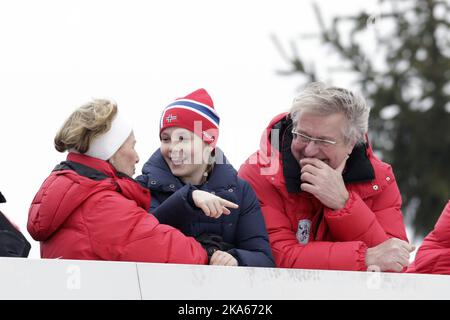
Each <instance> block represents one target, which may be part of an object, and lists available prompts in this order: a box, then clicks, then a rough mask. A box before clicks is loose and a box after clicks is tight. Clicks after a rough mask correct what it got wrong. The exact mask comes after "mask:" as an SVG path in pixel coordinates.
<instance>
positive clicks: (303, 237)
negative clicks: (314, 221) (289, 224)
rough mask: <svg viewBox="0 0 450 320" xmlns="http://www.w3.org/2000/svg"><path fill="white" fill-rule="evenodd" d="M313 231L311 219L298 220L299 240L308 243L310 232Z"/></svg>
mask: <svg viewBox="0 0 450 320" xmlns="http://www.w3.org/2000/svg"><path fill="white" fill-rule="evenodd" d="M310 232H311V220H308V219H303V220H300V221H299V222H298V228H297V235H296V236H297V241H298V242H299V243H301V244H307V243H308V241H309V233H310Z"/></svg>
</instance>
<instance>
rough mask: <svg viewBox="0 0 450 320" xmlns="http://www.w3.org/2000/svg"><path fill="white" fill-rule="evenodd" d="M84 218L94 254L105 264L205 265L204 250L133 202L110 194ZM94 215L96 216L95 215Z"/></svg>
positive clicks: (102, 198) (192, 239)
mask: <svg viewBox="0 0 450 320" xmlns="http://www.w3.org/2000/svg"><path fill="white" fill-rule="evenodd" d="M90 212H91V214H89V215H87V216H85V217H84V219H85V222H86V225H88V226H89V233H90V239H91V245H92V248H93V250H94V252H95V253H96V254H97V255H98V256H100V257H101V258H102V259H105V260H120V261H140V262H159V263H186V264H206V263H207V261H208V257H207V254H206V251H205V250H204V249H203V248H202V246H201V245H200V244H199V243H198V242H197V241H196V240H195V239H194V238H191V237H186V236H185V235H183V234H182V233H181V232H180V231H178V230H177V229H175V228H173V227H170V226H168V225H163V224H160V223H159V222H158V220H157V219H156V218H155V217H154V216H153V215H151V214H149V213H148V212H146V211H145V210H144V209H142V208H140V207H138V206H137V205H136V203H135V202H134V201H132V200H128V199H126V198H124V197H121V196H117V195H114V194H109V195H106V196H102V197H101V199H100V200H99V201H98V202H97V203H96V205H95V210H90ZM92 212H95V213H96V214H92Z"/></svg>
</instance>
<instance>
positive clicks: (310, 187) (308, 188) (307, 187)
mask: <svg viewBox="0 0 450 320" xmlns="http://www.w3.org/2000/svg"><path fill="white" fill-rule="evenodd" d="M300 188H301V189H302V190H303V191H306V192H309V193H311V194H314V193H315V192H316V188H315V187H314V186H313V185H312V184H309V183H302V184H301V185H300Z"/></svg>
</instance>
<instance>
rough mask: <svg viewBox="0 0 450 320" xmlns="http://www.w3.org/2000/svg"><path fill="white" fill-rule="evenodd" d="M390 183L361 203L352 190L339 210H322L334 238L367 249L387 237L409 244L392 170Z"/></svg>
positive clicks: (398, 192)
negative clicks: (358, 242) (356, 243)
mask: <svg viewBox="0 0 450 320" xmlns="http://www.w3.org/2000/svg"><path fill="white" fill-rule="evenodd" d="M389 175H390V176H391V177H392V178H390V182H389V183H388V184H387V185H386V186H385V187H384V189H383V190H381V191H380V194H378V195H374V196H372V197H370V198H369V200H368V201H367V203H366V202H364V201H363V200H362V199H361V197H360V196H359V195H358V194H357V193H356V192H354V191H350V192H349V194H350V197H349V199H348V201H347V203H346V205H345V207H344V208H343V209H341V210H331V209H329V208H326V209H325V212H324V213H325V219H326V221H327V224H328V226H329V228H330V232H331V234H332V235H333V238H334V239H337V240H339V241H354V240H358V241H363V242H364V243H365V244H366V245H367V246H368V247H369V248H371V247H374V246H377V245H379V244H380V243H382V242H384V241H386V240H388V239H389V238H393V237H394V238H399V239H401V240H405V241H408V239H407V237H406V230H405V225H404V223H403V215H402V212H401V205H402V201H401V196H400V191H399V189H398V186H397V183H396V182H395V178H394V175H393V173H392V171H391V170H390V171H389Z"/></svg>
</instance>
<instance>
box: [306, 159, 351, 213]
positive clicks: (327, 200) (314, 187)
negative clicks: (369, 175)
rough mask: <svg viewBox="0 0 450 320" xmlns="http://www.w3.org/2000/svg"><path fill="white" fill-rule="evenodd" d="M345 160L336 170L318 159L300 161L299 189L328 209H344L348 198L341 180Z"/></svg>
mask: <svg viewBox="0 0 450 320" xmlns="http://www.w3.org/2000/svg"><path fill="white" fill-rule="evenodd" d="M347 159H348V156H347V157H346V158H345V159H344V161H342V163H341V164H340V165H339V167H337V168H336V169H333V168H331V167H330V166H329V165H327V164H326V163H325V162H323V161H321V160H319V159H313V158H305V159H302V160H300V165H301V167H302V170H301V176H300V179H301V181H302V184H301V189H302V190H303V191H306V192H309V193H311V194H312V195H314V196H315V197H316V198H317V199H318V200H319V201H320V202H322V204H323V205H324V206H326V207H328V208H330V209H333V210H339V209H342V208H344V207H345V204H346V203H347V200H348V198H349V194H348V191H347V188H346V187H345V184H344V179H343V178H342V171H344V168H345V163H346V162H347Z"/></svg>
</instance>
